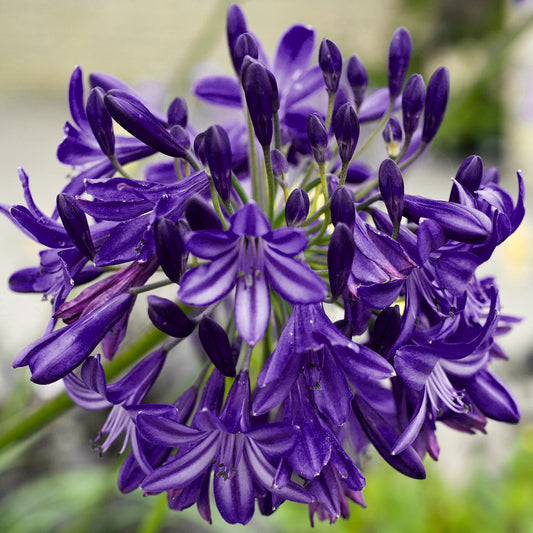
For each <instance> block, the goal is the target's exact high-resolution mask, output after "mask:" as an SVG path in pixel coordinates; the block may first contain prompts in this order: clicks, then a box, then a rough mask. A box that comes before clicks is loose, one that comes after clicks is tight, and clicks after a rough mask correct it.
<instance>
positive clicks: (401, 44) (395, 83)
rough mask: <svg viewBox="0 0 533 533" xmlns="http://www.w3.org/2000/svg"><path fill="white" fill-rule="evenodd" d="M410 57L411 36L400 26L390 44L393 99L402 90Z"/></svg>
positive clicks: (390, 78)
mask: <svg viewBox="0 0 533 533" xmlns="http://www.w3.org/2000/svg"><path fill="white" fill-rule="evenodd" d="M410 58H411V36H410V35H409V32H408V31H407V30H406V29H405V28H398V29H397V30H396V31H395V32H394V34H393V36H392V39H391V42H390V45H389V94H390V99H391V100H394V99H395V98H396V97H397V96H398V95H399V94H400V93H401V92H402V86H403V81H404V79H405V75H406V74H407V68H408V67H409V59H410Z"/></svg>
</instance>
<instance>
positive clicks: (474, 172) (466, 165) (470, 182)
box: [450, 155, 483, 203]
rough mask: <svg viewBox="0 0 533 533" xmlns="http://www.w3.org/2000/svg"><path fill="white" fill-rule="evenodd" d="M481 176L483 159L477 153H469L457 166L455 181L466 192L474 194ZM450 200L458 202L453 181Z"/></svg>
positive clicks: (479, 183) (457, 194)
mask: <svg viewBox="0 0 533 533" xmlns="http://www.w3.org/2000/svg"><path fill="white" fill-rule="evenodd" d="M482 177H483V160H482V159H481V157H479V156H478V155H469V156H468V157H467V158H466V159H465V160H464V161H463V162H462V163H461V166H460V167H459V170H458V171H457V174H456V176H455V181H457V182H458V183H460V184H461V185H462V186H463V187H464V188H465V189H466V190H467V191H468V192H470V193H472V194H474V192H475V191H477V190H478V189H479V187H480V185H481V179H482ZM450 202H456V203H457V202H459V192H458V190H457V186H456V184H455V183H453V185H452V190H451V193H450Z"/></svg>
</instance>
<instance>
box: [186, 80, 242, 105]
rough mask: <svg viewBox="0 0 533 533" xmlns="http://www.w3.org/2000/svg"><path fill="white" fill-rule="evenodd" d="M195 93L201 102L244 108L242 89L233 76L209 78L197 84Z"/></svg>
mask: <svg viewBox="0 0 533 533" xmlns="http://www.w3.org/2000/svg"><path fill="white" fill-rule="evenodd" d="M193 93H194V95H195V96H197V97H198V98H200V100H205V101H206V102H210V103H212V104H218V105H223V106H227V107H237V108H239V107H242V100H241V88H240V86H239V83H238V82H237V80H236V79H235V78H234V77H233V76H209V77H208V78H202V79H201V80H199V81H197V82H196V85H195V86H194V89H193Z"/></svg>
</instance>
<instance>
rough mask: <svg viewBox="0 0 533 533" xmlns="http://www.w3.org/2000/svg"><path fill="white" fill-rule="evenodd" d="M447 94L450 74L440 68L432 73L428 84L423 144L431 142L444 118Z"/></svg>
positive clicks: (445, 69) (443, 68)
mask: <svg viewBox="0 0 533 533" xmlns="http://www.w3.org/2000/svg"><path fill="white" fill-rule="evenodd" d="M449 92H450V74H449V72H448V69H447V68H446V67H440V68H438V69H437V70H436V71H435V72H434V73H433V76H431V79H430V80H429V83H428V88H427V92H426V106H425V109H424V126H423V129H422V142H423V143H426V144H427V143H429V142H431V141H432V140H433V137H435V135H436V134H437V130H438V129H439V127H440V125H441V123H442V119H443V118H444V112H445V111H446V105H447V104H448V94H449Z"/></svg>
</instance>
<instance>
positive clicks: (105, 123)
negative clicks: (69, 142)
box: [87, 87, 115, 157]
mask: <svg viewBox="0 0 533 533" xmlns="http://www.w3.org/2000/svg"><path fill="white" fill-rule="evenodd" d="M104 96H105V93H104V91H103V89H101V88H100V87H96V88H95V89H92V90H91V92H90V93H89V96H88V97H87V119H88V120H89V124H90V126H91V130H92V132H93V135H94V138H95V139H96V142H97V143H98V145H99V146H100V148H101V150H102V152H104V154H105V155H106V156H107V157H112V156H114V155H115V134H114V132H113V121H112V120H111V116H110V115H109V111H108V110H107V109H106V107H105V104H104Z"/></svg>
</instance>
